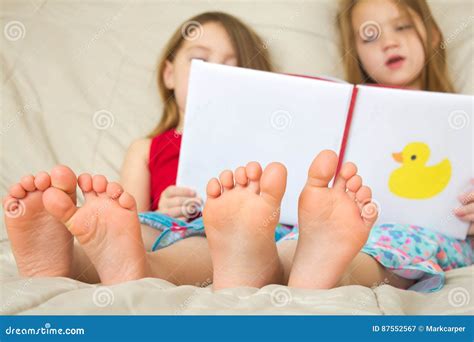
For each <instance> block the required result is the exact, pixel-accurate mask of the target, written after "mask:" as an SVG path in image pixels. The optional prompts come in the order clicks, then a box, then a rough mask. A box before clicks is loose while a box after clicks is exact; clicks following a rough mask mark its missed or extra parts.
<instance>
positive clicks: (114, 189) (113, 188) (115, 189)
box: [106, 182, 123, 199]
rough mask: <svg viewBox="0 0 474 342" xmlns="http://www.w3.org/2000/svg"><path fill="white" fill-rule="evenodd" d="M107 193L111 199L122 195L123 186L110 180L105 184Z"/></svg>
mask: <svg viewBox="0 0 474 342" xmlns="http://www.w3.org/2000/svg"><path fill="white" fill-rule="evenodd" d="M106 191H107V195H108V196H109V197H110V198H112V199H117V198H119V197H120V195H122V193H123V188H122V186H121V185H120V184H119V183H117V182H110V183H109V184H107V190H106Z"/></svg>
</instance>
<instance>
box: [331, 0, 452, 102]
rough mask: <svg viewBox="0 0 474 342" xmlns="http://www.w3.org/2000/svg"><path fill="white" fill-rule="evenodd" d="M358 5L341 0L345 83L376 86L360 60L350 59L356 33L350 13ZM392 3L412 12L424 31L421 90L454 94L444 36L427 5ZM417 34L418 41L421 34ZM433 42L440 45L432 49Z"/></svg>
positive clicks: (411, 0)
mask: <svg viewBox="0 0 474 342" xmlns="http://www.w3.org/2000/svg"><path fill="white" fill-rule="evenodd" d="M357 2H358V1H357V0H341V4H340V9H339V12H338V15H337V25H338V28H339V34H340V40H341V54H342V56H343V64H344V71H345V74H346V79H347V81H348V82H350V83H354V84H359V83H376V82H374V80H372V79H371V78H370V76H369V75H368V74H367V72H366V71H365V70H364V68H363V67H362V63H361V61H360V60H359V58H357V59H354V58H353V57H352V56H354V55H357V49H356V45H355V44H356V43H355V39H354V37H355V34H356V32H354V29H353V26H352V11H353V9H354V7H355V5H356V4H357ZM395 3H396V4H397V5H398V6H399V7H400V9H401V10H403V11H405V12H407V13H409V12H408V9H411V10H413V11H414V12H415V13H416V14H417V15H418V16H419V17H420V18H421V20H422V22H423V25H424V26H425V29H426V33H427V39H426V43H425V44H424V49H425V56H426V59H425V67H424V68H423V71H422V74H421V79H422V89H423V90H429V91H439V92H449V93H452V92H454V86H453V84H452V81H451V78H450V76H449V72H448V68H447V64H446V51H445V49H444V47H445V46H444V44H443V41H444V38H443V34H442V32H441V30H440V28H439V26H438V24H437V23H436V21H435V20H434V18H433V15H432V14H431V11H430V8H429V6H428V4H427V3H426V1H425V0H397V1H395ZM409 17H410V16H409ZM417 33H418V37H419V38H420V40H421V36H420V33H419V32H417ZM435 39H439V42H438V44H437V45H436V46H435V47H433V44H432V42H433V41H434V40H435Z"/></svg>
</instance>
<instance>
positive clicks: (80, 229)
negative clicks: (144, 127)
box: [43, 174, 148, 285]
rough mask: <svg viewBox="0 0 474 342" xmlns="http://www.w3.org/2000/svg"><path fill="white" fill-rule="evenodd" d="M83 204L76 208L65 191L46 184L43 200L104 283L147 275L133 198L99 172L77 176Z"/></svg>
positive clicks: (113, 282) (118, 281) (108, 283)
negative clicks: (71, 235)
mask: <svg viewBox="0 0 474 342" xmlns="http://www.w3.org/2000/svg"><path fill="white" fill-rule="evenodd" d="M78 183H79V187H80V189H81V190H82V192H83V194H84V199H85V202H84V205H83V206H82V207H80V208H77V207H76V206H75V204H74V203H73V202H72V201H71V200H70V198H69V197H68V196H67V194H66V193H65V192H64V191H61V190H60V189H57V188H49V189H48V190H46V191H45V193H44V196H43V202H44V205H45V208H46V210H48V212H49V213H51V215H53V216H54V217H56V218H57V219H58V220H59V221H61V222H63V223H64V224H65V225H66V227H67V228H68V229H69V231H70V232H71V233H72V234H73V235H74V237H75V238H76V240H77V241H78V242H79V244H80V245H81V246H82V248H83V249H84V252H85V253H86V255H87V256H88V257H89V259H90V261H91V262H92V264H93V265H94V267H95V268H96V270H97V273H98V274H99V277H100V280H101V282H102V283H103V284H105V285H111V284H117V283H122V282H125V281H129V280H135V279H141V278H144V277H146V276H147V274H148V271H147V262H146V253H145V248H144V246H143V240H142V237H141V230H140V222H139V220H138V214H137V209H136V202H135V199H134V198H133V197H132V196H131V195H130V194H128V193H127V192H124V191H123V188H122V187H121V186H120V185H119V184H118V183H114V182H108V181H107V179H106V178H105V177H104V176H102V175H95V176H94V177H92V176H91V175H90V174H82V175H81V176H79V178H78Z"/></svg>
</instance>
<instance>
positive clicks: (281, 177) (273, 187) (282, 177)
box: [260, 163, 287, 205]
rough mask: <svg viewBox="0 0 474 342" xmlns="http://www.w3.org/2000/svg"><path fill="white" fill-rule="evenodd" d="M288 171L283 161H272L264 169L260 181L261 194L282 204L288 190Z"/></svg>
mask: <svg viewBox="0 0 474 342" xmlns="http://www.w3.org/2000/svg"><path fill="white" fill-rule="evenodd" d="M286 179H287V171H286V167H285V166H284V165H283V164H281V163H270V164H269V165H268V166H267V167H266V168H265V170H264V171H263V175H262V179H261V181H260V191H261V192H260V195H261V196H262V197H264V198H265V199H267V200H270V201H272V202H273V203H274V204H276V205H280V203H281V200H282V198H283V195H284V194H285V190H286Z"/></svg>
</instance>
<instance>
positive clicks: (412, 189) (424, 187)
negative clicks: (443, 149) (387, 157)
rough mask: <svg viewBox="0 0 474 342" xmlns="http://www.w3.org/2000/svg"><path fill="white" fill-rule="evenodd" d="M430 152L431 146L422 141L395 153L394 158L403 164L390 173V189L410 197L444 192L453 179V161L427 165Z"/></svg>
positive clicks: (423, 196)
mask: <svg viewBox="0 0 474 342" xmlns="http://www.w3.org/2000/svg"><path fill="white" fill-rule="evenodd" d="M430 153H431V151H430V148H429V146H428V145H426V144H425V143H422V142H413V143H410V144H408V145H406V146H405V148H404V149H403V151H402V152H401V153H393V159H395V160H396V161H397V162H399V163H402V166H401V167H400V168H398V169H396V170H395V171H393V172H392V174H391V175H390V180H389V182H388V186H389V188H390V191H391V192H392V193H394V194H395V195H397V196H400V197H403V198H409V199H426V198H430V197H433V196H436V195H437V194H439V193H440V192H442V191H443V190H444V189H445V188H446V186H447V185H448V183H449V180H450V179H451V163H450V161H449V160H448V159H444V160H443V161H441V162H440V163H439V164H437V165H434V166H426V163H427V162H428V159H429V157H430Z"/></svg>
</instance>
